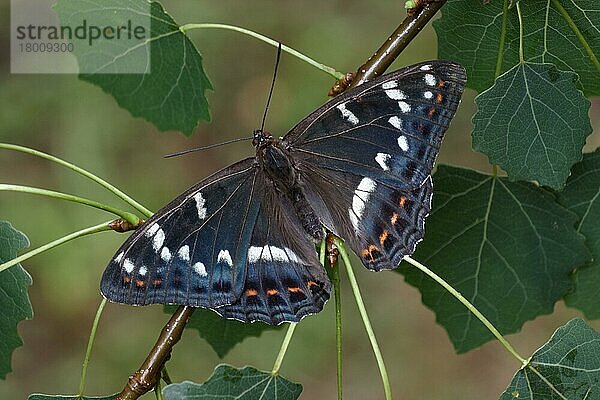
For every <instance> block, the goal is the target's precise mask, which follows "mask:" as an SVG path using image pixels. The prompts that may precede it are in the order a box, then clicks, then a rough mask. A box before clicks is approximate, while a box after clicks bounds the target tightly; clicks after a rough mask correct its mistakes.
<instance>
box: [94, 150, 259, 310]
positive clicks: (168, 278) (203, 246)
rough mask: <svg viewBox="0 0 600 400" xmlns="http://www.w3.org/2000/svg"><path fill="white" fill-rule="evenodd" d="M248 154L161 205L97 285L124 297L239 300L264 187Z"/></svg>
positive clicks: (209, 302)
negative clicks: (258, 182) (257, 186)
mask: <svg viewBox="0 0 600 400" xmlns="http://www.w3.org/2000/svg"><path fill="white" fill-rule="evenodd" d="M259 172H260V171H259V170H258V169H257V168H256V165H255V163H254V160H253V159H246V160H244V161H241V162H239V163H237V164H234V165H232V166H231V167H229V168H227V169H226V170H223V171H221V172H219V173H217V174H215V175H213V176H212V177H209V178H207V179H206V180H205V181H203V182H200V183H199V184H198V185H196V186H194V187H193V188H191V189H190V190H188V191H187V192H185V193H184V194H182V195H181V196H179V197H178V198H176V199H175V200H173V201H172V202H171V203H169V204H168V205H166V206H165V207H164V208H163V209H161V210H159V211H158V212H157V213H156V214H155V215H154V216H153V217H152V218H150V219H149V220H148V221H147V222H146V223H145V224H144V225H143V226H142V227H141V228H139V229H138V230H137V231H136V232H135V233H134V234H133V235H131V236H130V237H129V239H128V240H127V241H126V242H125V243H124V244H123V246H122V247H121V248H120V249H119V250H118V251H117V254H116V256H115V257H114V258H113V259H112V260H111V262H110V264H109V266H108V268H107V269H106V271H105V272H104V276H103V278H102V284H101V290H102V293H103V294H104V296H106V298H108V299H109V300H112V301H116V302H120V303H127V304H140V305H143V304H153V303H162V304H186V305H190V306H202V307H219V306H222V305H225V304H230V303H232V302H233V301H235V299H237V298H238V297H239V295H240V293H241V291H242V288H243V286H244V282H245V269H244V268H243V265H244V263H245V260H246V256H247V247H248V242H249V239H250V235H251V232H252V229H253V227H254V223H255V220H256V216H257V214H258V209H259V207H260V204H261V201H262V199H261V198H260V197H259V196H260V194H259V193H262V192H257V191H255V190H254V189H255V181H256V177H257V174H258V173H259Z"/></svg>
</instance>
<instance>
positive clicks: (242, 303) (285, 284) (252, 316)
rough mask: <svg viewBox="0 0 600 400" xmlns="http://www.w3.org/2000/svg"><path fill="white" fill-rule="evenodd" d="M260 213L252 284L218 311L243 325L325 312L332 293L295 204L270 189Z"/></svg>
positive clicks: (250, 263) (250, 265) (251, 250)
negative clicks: (232, 301)
mask: <svg viewBox="0 0 600 400" xmlns="http://www.w3.org/2000/svg"><path fill="white" fill-rule="evenodd" d="M269 186H270V184H269V183H266V184H265V187H266V188H267V191H266V193H265V195H264V201H263V203H262V205H261V208H260V212H259V214H258V217H257V220H256V224H255V225H254V230H253V232H252V237H251V239H250V244H249V247H248V257H247V261H246V273H245V276H246V283H245V286H244V290H243V292H242V295H241V296H240V298H239V299H238V301H236V302H235V303H233V304H231V305H228V306H225V307H221V308H219V309H216V310H215V311H217V312H218V313H219V314H221V315H223V316H225V317H227V318H234V319H238V320H241V321H246V322H247V321H255V320H261V321H264V322H267V323H271V324H279V323H281V322H284V321H299V320H300V319H301V318H302V317H304V316H305V315H308V314H314V313H317V312H319V311H321V309H322V308H323V305H324V303H325V302H326V301H327V299H328V298H329V293H330V291H331V287H330V283H329V279H328V278H327V275H326V274H325V270H324V269H323V267H322V265H321V264H320V262H319V260H318V258H317V252H316V250H315V246H314V243H313V240H312V239H311V238H310V237H309V236H308V235H307V233H306V232H305V231H304V229H303V228H302V226H301V224H300V221H299V220H298V217H297V216H296V215H295V214H294V213H293V212H291V210H293V207H292V205H291V204H290V200H289V199H288V198H287V197H286V196H285V195H282V194H280V193H277V192H275V191H273V190H268V189H269Z"/></svg>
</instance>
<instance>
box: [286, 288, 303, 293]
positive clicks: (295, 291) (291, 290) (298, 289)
mask: <svg viewBox="0 0 600 400" xmlns="http://www.w3.org/2000/svg"><path fill="white" fill-rule="evenodd" d="M288 292H291V293H304V291H303V290H302V289H300V288H299V287H289V288H288Z"/></svg>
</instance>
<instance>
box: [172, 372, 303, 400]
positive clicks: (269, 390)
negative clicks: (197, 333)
mask: <svg viewBox="0 0 600 400" xmlns="http://www.w3.org/2000/svg"><path fill="white" fill-rule="evenodd" d="M300 393H302V385H300V384H298V383H294V382H291V381H289V380H287V379H285V378H283V377H282V376H281V375H272V374H271V373H270V372H263V371H259V370H257V369H255V368H253V367H244V368H240V369H236V368H234V367H232V366H229V365H219V366H217V368H215V371H214V372H213V374H212V376H211V377H210V378H209V379H208V380H207V381H206V382H204V383H202V384H197V383H193V382H182V383H174V384H172V385H168V386H166V387H165V388H164V389H163V395H164V397H165V400H192V399H193V400H203V399H206V400H208V399H222V400H227V399H231V400H234V399H235V400H269V399H277V400H295V399H297V398H299V397H300Z"/></svg>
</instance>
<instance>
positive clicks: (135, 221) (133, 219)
mask: <svg viewBox="0 0 600 400" xmlns="http://www.w3.org/2000/svg"><path fill="white" fill-rule="evenodd" d="M0 191H8V192H21V193H30V194H37V195H40V196H48V197H53V198H55V199H61V200H67V201H72V202H74V203H80V204H85V205H86V206H90V207H94V208H98V209H100V210H104V211H107V212H109V213H112V214H115V215H118V216H119V217H121V218H123V219H124V220H126V221H128V222H129V223H131V224H132V225H134V226H137V225H139V223H140V219H139V218H138V216H137V215H135V214H132V213H129V212H126V211H122V210H119V209H118V208H115V207H111V206H107V205H106V204H102V203H99V202H97V201H94V200H90V199H86V198H84V197H79V196H74V195H72V194H67V193H61V192H55V191H53V190H46V189H40V188H34V187H31V186H20V185H7V184H3V183H0Z"/></svg>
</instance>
